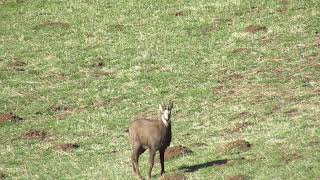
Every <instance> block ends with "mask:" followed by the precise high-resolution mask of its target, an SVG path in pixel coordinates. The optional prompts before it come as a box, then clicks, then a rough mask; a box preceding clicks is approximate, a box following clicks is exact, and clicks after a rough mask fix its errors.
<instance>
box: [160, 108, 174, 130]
mask: <svg viewBox="0 0 320 180" xmlns="http://www.w3.org/2000/svg"><path fill="white" fill-rule="evenodd" d="M172 108H173V103H172V102H170V103H169V105H168V106H164V105H162V104H160V105H159V110H160V116H161V120H162V122H163V123H164V125H165V126H168V124H169V122H170V117H171V110H172Z"/></svg>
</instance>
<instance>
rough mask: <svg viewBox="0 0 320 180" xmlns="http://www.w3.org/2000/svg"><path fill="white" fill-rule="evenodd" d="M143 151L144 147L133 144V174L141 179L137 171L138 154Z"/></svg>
mask: <svg viewBox="0 0 320 180" xmlns="http://www.w3.org/2000/svg"><path fill="white" fill-rule="evenodd" d="M144 151H145V149H144V148H143V147H142V146H135V147H134V149H133V153H132V156H131V160H132V169H133V173H134V175H137V176H138V177H139V178H140V179H142V176H141V174H140V171H139V156H140V155H141V154H142V153H143V152H144Z"/></svg>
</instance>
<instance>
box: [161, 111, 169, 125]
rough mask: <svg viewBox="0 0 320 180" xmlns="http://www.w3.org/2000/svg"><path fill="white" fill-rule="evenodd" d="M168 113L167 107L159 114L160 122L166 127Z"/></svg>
mask: <svg viewBox="0 0 320 180" xmlns="http://www.w3.org/2000/svg"><path fill="white" fill-rule="evenodd" d="M169 115H170V111H169V110H167V109H166V110H165V111H164V112H163V114H162V115H161V119H162V122H163V124H164V125H165V126H166V127H168V121H169Z"/></svg>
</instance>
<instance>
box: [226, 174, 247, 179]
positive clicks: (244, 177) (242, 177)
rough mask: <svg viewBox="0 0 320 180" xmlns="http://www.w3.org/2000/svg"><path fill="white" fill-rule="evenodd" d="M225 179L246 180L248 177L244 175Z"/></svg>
mask: <svg viewBox="0 0 320 180" xmlns="http://www.w3.org/2000/svg"><path fill="white" fill-rule="evenodd" d="M227 179H228V180H246V179H248V177H247V176H244V175H237V176H230V177H228V178H227Z"/></svg>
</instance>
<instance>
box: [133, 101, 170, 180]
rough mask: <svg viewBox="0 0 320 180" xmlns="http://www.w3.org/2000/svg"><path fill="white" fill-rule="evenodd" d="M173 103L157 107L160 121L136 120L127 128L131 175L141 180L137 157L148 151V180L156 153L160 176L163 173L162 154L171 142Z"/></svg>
mask: <svg viewBox="0 0 320 180" xmlns="http://www.w3.org/2000/svg"><path fill="white" fill-rule="evenodd" d="M172 108H173V103H172V102H170V103H169V105H168V106H164V105H161V104H160V105H159V109H160V116H161V118H160V119H157V120H150V119H143V118H142V119H137V120H135V121H133V123H132V124H131V126H130V128H129V141H130V143H131V145H132V148H133V153H132V156H131V160H132V168H133V174H134V175H136V176H138V177H139V178H140V179H142V176H141V174H140V171H139V166H138V161H139V156H140V155H141V154H142V153H144V152H145V150H146V149H149V153H150V157H149V163H150V168H149V172H148V179H150V178H151V172H152V168H153V165H154V157H155V155H156V152H157V151H159V153H160V163H161V173H160V174H161V175H162V174H163V173H164V152H165V150H166V148H167V147H168V146H169V145H170V142H171V136H172V135H171V134H172V133H171V120H170V118H171V110H172Z"/></svg>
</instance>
